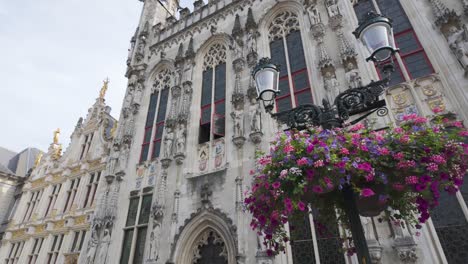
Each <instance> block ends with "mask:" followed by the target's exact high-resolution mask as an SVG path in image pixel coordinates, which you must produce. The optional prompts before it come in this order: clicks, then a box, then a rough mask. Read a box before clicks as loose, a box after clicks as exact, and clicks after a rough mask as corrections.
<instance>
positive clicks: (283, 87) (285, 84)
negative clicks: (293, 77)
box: [278, 77, 291, 96]
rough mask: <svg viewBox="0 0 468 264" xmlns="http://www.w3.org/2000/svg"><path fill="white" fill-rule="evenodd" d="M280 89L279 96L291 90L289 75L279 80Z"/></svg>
mask: <svg viewBox="0 0 468 264" xmlns="http://www.w3.org/2000/svg"><path fill="white" fill-rule="evenodd" d="M278 89H279V92H280V93H279V95H278V96H283V95H287V94H289V93H290V92H291V91H290V90H289V79H288V78H287V77H286V78H283V79H280V80H279V84H278Z"/></svg>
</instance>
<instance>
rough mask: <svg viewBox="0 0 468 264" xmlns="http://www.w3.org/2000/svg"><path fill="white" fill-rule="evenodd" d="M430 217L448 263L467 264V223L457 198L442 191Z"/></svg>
mask: <svg viewBox="0 0 468 264" xmlns="http://www.w3.org/2000/svg"><path fill="white" fill-rule="evenodd" d="M431 216H432V221H433V223H434V227H435V229H436V232H437V235H438V237H439V241H440V243H441V245H442V248H443V250H444V253H445V256H446V257H447V261H448V263H449V264H458V263H468V240H467V239H466V237H467V236H468V223H467V221H466V218H465V215H464V214H463V211H462V209H461V206H460V204H459V203H458V199H457V197H456V196H455V195H449V194H448V193H447V192H445V191H442V192H441V193H440V198H439V206H437V207H436V208H434V210H432V212H431Z"/></svg>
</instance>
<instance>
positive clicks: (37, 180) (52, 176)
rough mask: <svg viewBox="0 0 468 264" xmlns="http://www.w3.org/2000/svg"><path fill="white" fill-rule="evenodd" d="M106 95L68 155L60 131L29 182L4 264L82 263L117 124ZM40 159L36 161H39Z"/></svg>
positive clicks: (5, 244) (3, 252) (2, 254)
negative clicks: (61, 141) (81, 253)
mask: <svg viewBox="0 0 468 264" xmlns="http://www.w3.org/2000/svg"><path fill="white" fill-rule="evenodd" d="M106 89H107V83H105V85H104V87H103V89H102V90H101V95H100V97H99V98H97V99H96V102H95V104H94V105H93V106H92V107H91V108H90V109H89V111H88V115H87V117H86V119H84V120H83V118H80V119H79V120H78V123H77V124H76V127H75V130H74V132H73V134H72V135H71V140H70V144H69V146H68V147H67V150H66V151H65V152H64V153H63V154H62V144H60V143H59V135H60V130H59V129H57V130H56V131H55V132H54V137H53V142H52V143H51V144H50V146H49V149H48V151H47V152H46V153H44V154H42V153H41V154H39V155H38V156H37V157H36V159H35V162H34V167H33V169H32V171H31V172H30V173H29V175H28V176H27V177H26V178H24V181H23V184H22V188H20V189H19V194H18V196H19V197H21V198H20V199H18V200H19V201H17V203H16V205H15V209H16V210H14V212H13V213H12V216H11V217H9V219H10V222H9V224H8V227H7V229H6V231H5V236H4V237H3V240H2V245H1V247H0V258H1V259H2V260H1V261H2V262H3V263H8V264H10V263H77V260H78V256H79V254H80V251H82V249H86V247H85V246H84V240H85V237H86V235H87V234H88V233H89V232H88V231H89V230H90V219H91V217H92V215H93V212H94V209H95V208H96V200H97V196H98V193H97V190H98V187H99V185H102V184H103V183H102V182H103V181H100V179H104V175H103V171H104V169H105V164H106V162H107V159H108V153H109V151H110V147H111V144H112V132H113V131H115V128H116V125H117V121H116V120H115V119H114V118H113V117H112V116H111V115H110V110H111V109H110V107H109V106H106V104H105V103H104V93H105V90H106ZM33 161H34V159H33Z"/></svg>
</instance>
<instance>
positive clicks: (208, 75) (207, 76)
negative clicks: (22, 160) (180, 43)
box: [201, 68, 213, 106]
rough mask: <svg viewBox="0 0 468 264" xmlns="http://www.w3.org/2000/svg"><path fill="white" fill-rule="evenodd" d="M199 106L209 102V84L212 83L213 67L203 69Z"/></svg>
mask: <svg viewBox="0 0 468 264" xmlns="http://www.w3.org/2000/svg"><path fill="white" fill-rule="evenodd" d="M202 78H203V79H202V97H201V106H204V105H208V104H211V86H212V85H213V69H211V68H208V69H206V70H205V71H203V77H202Z"/></svg>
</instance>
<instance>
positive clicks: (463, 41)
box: [447, 25, 468, 76]
mask: <svg viewBox="0 0 468 264" xmlns="http://www.w3.org/2000/svg"><path fill="white" fill-rule="evenodd" d="M447 41H448V44H449V47H450V49H451V50H452V51H453V53H454V54H455V56H456V57H457V60H458V61H459V62H460V64H461V66H462V67H463V69H464V70H465V76H468V27H467V25H463V26H462V27H461V28H457V27H455V26H451V27H450V29H449V35H448V37H447Z"/></svg>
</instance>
